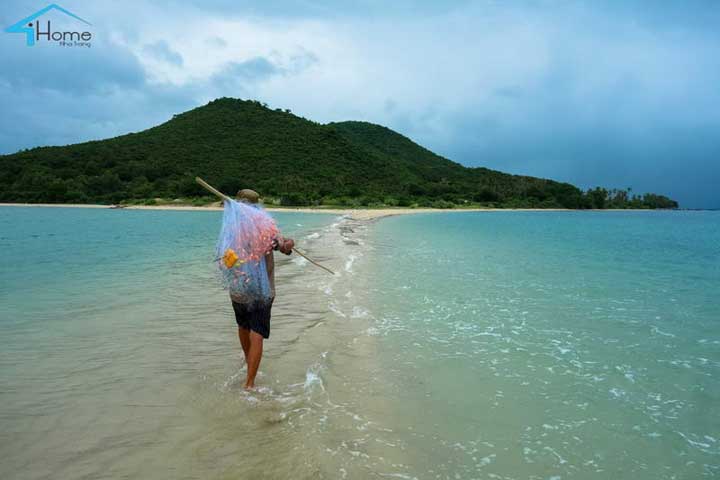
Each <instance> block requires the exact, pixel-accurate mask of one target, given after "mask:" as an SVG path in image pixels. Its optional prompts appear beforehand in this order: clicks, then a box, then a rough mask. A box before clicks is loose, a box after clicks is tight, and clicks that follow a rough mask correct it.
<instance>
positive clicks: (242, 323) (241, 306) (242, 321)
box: [232, 299, 274, 338]
mask: <svg viewBox="0 0 720 480" xmlns="http://www.w3.org/2000/svg"><path fill="white" fill-rule="evenodd" d="M273 300H274V299H270V301H269V302H256V303H253V304H247V303H236V302H232V306H233V310H235V321H236V322H237V324H238V327H240V328H245V329H247V330H252V331H253V332H257V333H259V334H260V335H262V336H263V338H269V337H270V310H271V309H272V304H273Z"/></svg>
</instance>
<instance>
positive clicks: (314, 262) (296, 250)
mask: <svg viewBox="0 0 720 480" xmlns="http://www.w3.org/2000/svg"><path fill="white" fill-rule="evenodd" d="M293 251H294V252H295V253H297V254H298V255H300V256H301V257H303V258H304V259H305V260H307V261H308V262H310V263H312V264H313V265H315V266H316V267H320V268H322V269H323V270H325V271H327V272H328V273H329V274H331V275H335V272H333V271H332V270H330V269H329V268H327V267H326V266H324V265H320V264H319V263H318V262H316V261H315V260H313V259H312V258H310V257H308V256H307V255H305V254H304V253H303V252H301V251H300V250H298V248H297V247H293Z"/></svg>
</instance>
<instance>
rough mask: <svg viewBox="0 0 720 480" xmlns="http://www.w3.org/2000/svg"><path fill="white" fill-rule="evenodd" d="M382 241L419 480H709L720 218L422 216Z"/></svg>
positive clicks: (719, 439) (382, 232) (393, 342)
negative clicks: (456, 478)
mask: <svg viewBox="0 0 720 480" xmlns="http://www.w3.org/2000/svg"><path fill="white" fill-rule="evenodd" d="M375 235H376V241H377V242H378V243H379V244H381V245H384V246H383V247H380V246H378V248H377V249H376V252H374V253H375V255H374V262H375V263H374V266H373V268H374V269H375V272H376V277H375V278H376V284H375V290H374V292H373V298H374V309H373V311H374V312H377V317H378V325H377V334H378V335H380V336H382V338H383V341H382V342H381V345H382V356H383V358H384V363H385V365H387V366H388V372H387V375H388V378H389V379H391V380H390V382H391V383H393V384H394V385H395V387H396V388H395V394H396V395H397V401H398V402H399V403H401V404H403V405H405V408H403V409H402V410H400V414H401V415H405V416H406V418H405V421H406V422H413V424H414V425H413V430H412V432H413V435H412V437H411V440H409V441H408V444H407V446H406V448H408V449H412V450H417V451H422V452H424V453H425V455H423V456H421V457H420V460H419V465H416V469H414V470H413V474H414V475H416V474H417V472H423V471H424V472H428V473H427V476H428V477H437V478H452V476H453V475H455V474H456V473H459V474H460V476H461V477H462V478H471V477H480V478H490V477H489V475H492V474H494V475H499V476H500V477H495V478H612V477H615V478H700V477H703V476H706V477H714V476H717V475H720V301H718V299H719V298H720V297H719V296H718V292H719V291H720V213H718V212H624V213H623V212H621V213H616V212H577V213H574V212H527V213H522V212H511V213H479V214H472V213H458V214H447V215H422V216H420V215H418V216H407V217H396V218H389V219H386V220H383V221H382V222H380V223H379V224H378V225H377V226H376V232H375ZM392 243H395V244H396V245H395V246H394V247H388V246H387V245H388V244H392ZM399 423H400V424H402V423H403V421H402V420H401V421H399ZM420 476H421V475H418V477H420Z"/></svg>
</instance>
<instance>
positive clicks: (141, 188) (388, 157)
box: [0, 98, 677, 208]
mask: <svg viewBox="0 0 720 480" xmlns="http://www.w3.org/2000/svg"><path fill="white" fill-rule="evenodd" d="M196 175H199V176H201V177H203V178H205V179H206V180H207V181H208V182H210V183H211V184H213V185H216V186H217V187H218V188H219V189H220V190H223V191H225V192H228V193H231V194H232V193H234V192H236V191H237V190H238V189H239V188H242V187H246V188H253V189H255V190H257V191H259V192H260V193H261V194H262V195H263V196H264V197H265V198H266V201H267V200H270V201H274V202H275V203H282V204H287V205H320V204H327V205H352V206H359V205H379V204H386V205H413V204H417V205H421V206H443V207H450V206H455V205H458V206H465V205H477V204H483V205H496V206H509V207H567V208H591V207H595V208H605V207H618V208H623V207H638V208H642V207H645V208H674V207H677V203H676V202H674V201H672V200H670V199H667V198H666V197H663V196H659V195H652V194H648V195H645V196H636V197H634V199H633V198H628V195H627V194H626V192H625V191H620V192H608V191H606V190H603V189H596V190H593V191H590V192H586V193H584V192H582V191H581V190H579V189H578V188H576V187H574V186H573V185H570V184H568V183H560V182H555V181H552V180H545V179H540V178H534V177H526V176H518V175H509V174H505V173H501V172H498V171H494V170H488V169H486V168H467V167H464V166H462V165H460V164H458V163H455V162H452V161H450V160H448V159H446V158H443V157H441V156H439V155H436V154H434V153H433V152H431V151H429V150H427V149H425V148H423V147H421V146H419V145H417V144H416V143H414V142H412V141H411V140H410V139H408V138H406V137H404V136H402V135H400V134H398V133H397V132H394V131H392V130H390V129H388V128H385V127H382V126H379V125H374V124H371V123H365V122H341V123H330V124H327V125H322V124H319V123H316V122H313V121H310V120H307V119H304V118H301V117H298V116H295V115H293V114H292V113H290V112H289V111H287V110H286V111H282V110H280V109H276V110H272V109H270V108H268V107H267V106H266V105H264V104H261V103H260V102H256V101H243V100H237V99H231V98H221V99H218V100H215V101H213V102H210V103H209V104H207V105H205V106H203V107H199V108H196V109H193V110H190V111H188V112H185V113H182V114H179V115H175V116H174V117H173V118H172V119H171V120H170V121H168V122H166V123H163V124H162V125H159V126H157V127H154V128H150V129H148V130H145V131H142V132H139V133H131V134H128V135H122V136H119V137H115V138H111V139H107V140H100V141H93V142H86V143H80V144H76V145H68V146H64V147H39V148H33V149H30V150H23V151H20V152H17V153H15V154H12V155H4V156H0V201H3V202H57V203H88V202H99V203H117V202H133V201H147V200H148V199H153V198H156V197H160V198H166V199H174V198H188V199H192V198H199V197H204V196H205V195H206V192H204V191H203V190H201V189H200V188H199V187H198V185H196V184H195V182H194V180H193V179H194V177H195V176H196Z"/></svg>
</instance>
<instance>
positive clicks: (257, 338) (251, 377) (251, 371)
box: [245, 331, 263, 388]
mask: <svg viewBox="0 0 720 480" xmlns="http://www.w3.org/2000/svg"><path fill="white" fill-rule="evenodd" d="M262 351H263V337H262V335H260V334H259V333H257V332H253V331H250V351H249V352H248V354H247V362H248V371H247V381H246V382H245V388H253V387H254V386H255V375H257V371H258V367H259V366H260V359H261V358H262Z"/></svg>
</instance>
